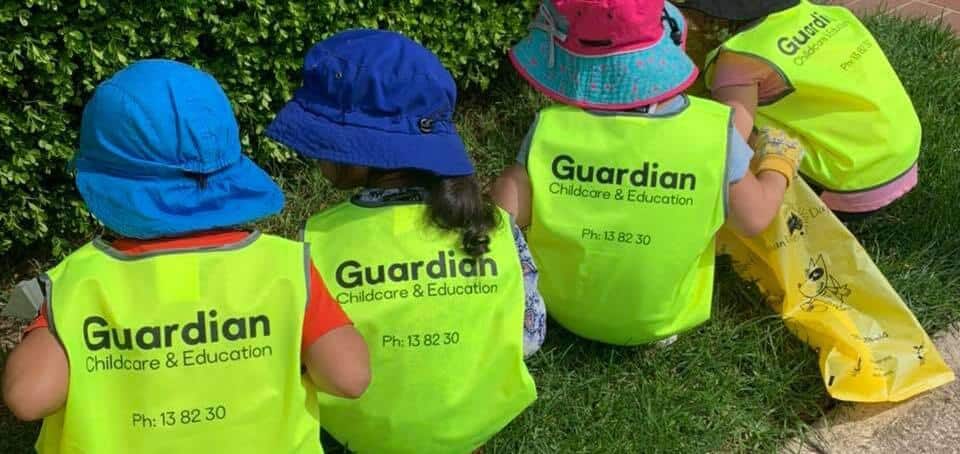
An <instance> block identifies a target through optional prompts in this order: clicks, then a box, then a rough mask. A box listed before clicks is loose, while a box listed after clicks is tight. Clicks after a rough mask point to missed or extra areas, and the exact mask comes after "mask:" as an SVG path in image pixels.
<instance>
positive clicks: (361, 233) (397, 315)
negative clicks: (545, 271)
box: [267, 30, 546, 453]
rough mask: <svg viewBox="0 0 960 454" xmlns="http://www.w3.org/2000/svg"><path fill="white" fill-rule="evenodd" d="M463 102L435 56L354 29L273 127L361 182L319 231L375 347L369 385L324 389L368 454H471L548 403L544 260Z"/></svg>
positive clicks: (331, 171) (320, 259) (314, 230)
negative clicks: (540, 376) (475, 158)
mask: <svg viewBox="0 0 960 454" xmlns="http://www.w3.org/2000/svg"><path fill="white" fill-rule="evenodd" d="M456 99H457V91H456V85H455V83H454V80H453V78H452V77H451V76H450V74H449V73H448V72H447V70H446V69H445V68H444V67H443V65H442V64H441V63H440V60H439V59H438V58H437V57H436V56H435V55H433V54H432V53H431V52H430V51H429V50H427V49H425V48H423V47H422V46H420V45H419V44H417V43H415V42H413V41H411V40H410V39H408V38H406V37H404V36H402V35H400V34H397V33H394V32H389V31H378V30H349V31H344V32H341V33H339V34H336V35H334V36H332V37H330V38H329V39H327V40H325V41H322V42H320V43H318V44H316V45H315V46H314V47H313V48H312V49H310V51H309V53H308V54H307V56H306V59H305V62H304V67H303V86H302V87H301V88H300V89H299V90H297V91H296V94H295V95H294V97H293V99H292V100H291V101H290V102H289V103H287V105H286V106H284V107H283V109H282V110H281V111H280V112H279V113H278V114H277V117H276V119H275V120H274V121H273V123H271V124H270V126H269V127H268V128H267V135H268V136H269V137H271V138H273V139H274V140H277V141H278V142H280V143H283V144H285V145H287V146H289V147H291V148H293V149H294V150H295V151H296V152H297V153H299V154H300V155H303V156H306V157H309V158H313V159H316V160H319V164H320V166H321V169H322V171H323V174H324V176H325V177H326V178H327V179H328V180H330V182H331V183H332V184H333V185H334V186H336V187H338V188H342V189H360V190H359V192H357V193H356V194H355V195H354V196H353V197H352V198H351V199H350V200H349V201H347V202H344V203H341V204H339V205H336V206H334V207H331V208H327V209H325V210H324V211H322V212H320V213H318V214H316V215H314V216H313V217H311V218H310V219H309V220H308V221H307V223H306V226H305V228H304V232H303V235H304V239H305V240H306V241H307V242H309V243H310V244H311V245H313V247H314V251H316V252H317V253H316V254H315V256H314V260H315V261H316V262H317V264H318V266H319V267H320V271H321V273H322V274H324V275H325V276H327V277H328V278H331V279H332V282H331V288H332V291H333V293H334V294H335V295H337V300H338V301H339V302H340V304H342V305H343V307H344V310H345V311H346V312H347V314H348V315H349V316H350V317H351V319H353V320H354V322H355V323H356V326H357V328H358V329H359V330H360V332H361V333H363V334H364V336H366V337H367V338H368V339H369V340H371V341H372V344H371V358H372V362H371V364H372V368H373V369H374V370H375V374H374V379H373V382H372V384H371V386H370V389H369V390H368V391H367V393H366V394H365V395H364V396H363V397H362V398H361V399H359V400H356V401H346V400H343V399H336V398H326V397H321V399H320V420H321V424H322V426H323V427H324V429H325V430H326V431H328V432H329V433H330V434H331V435H333V437H334V438H335V439H337V440H338V441H339V442H341V443H343V444H344V445H346V446H347V447H348V448H349V449H350V450H353V451H356V452H376V453H413V452H449V453H466V452H470V451H471V450H473V449H476V448H477V447H479V446H481V445H482V444H483V443H484V442H486V440H488V439H489V438H490V437H492V436H493V435H494V434H496V433H497V432H498V431H499V430H500V429H502V428H503V427H504V426H506V425H507V424H508V423H509V422H510V421H511V420H512V419H514V418H515V417H516V416H517V415H518V414H520V413H521V412H522V411H523V410H524V409H525V408H526V407H527V406H528V405H530V403H531V402H532V401H533V400H534V399H535V397H536V389H535V387H534V384H533V380H532V378H531V377H530V374H529V373H528V371H527V368H526V366H525V365H524V362H523V358H524V354H528V355H529V354H531V353H533V352H534V351H535V350H536V349H537V348H538V347H539V346H540V343H541V342H542V341H543V335H544V330H545V316H546V314H545V309H544V308H543V302H542V300H541V299H540V296H539V293H538V292H537V290H536V279H537V272H536V267H535V265H534V264H533V261H532V259H531V258H530V256H529V253H528V252H527V249H526V245H525V243H524V241H523V237H522V235H521V234H520V233H519V231H517V230H515V229H514V226H513V225H512V223H510V222H509V221H508V218H507V216H506V215H505V214H504V213H502V212H501V211H500V210H499V209H498V208H496V206H495V205H494V204H493V203H492V201H490V200H489V199H488V198H487V197H485V196H484V195H483V192H482V190H481V188H480V185H479V184H478V182H477V179H476V177H475V176H474V169H473V165H472V164H471V163H470V159H469V157H468V155H467V152H466V149H465V147H464V144H463V141H462V140H461V139H460V136H459V135H458V134H457V131H456V128H455V126H454V123H453V115H454V109H455V106H456Z"/></svg>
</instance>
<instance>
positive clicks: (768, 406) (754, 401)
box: [0, 16, 960, 453]
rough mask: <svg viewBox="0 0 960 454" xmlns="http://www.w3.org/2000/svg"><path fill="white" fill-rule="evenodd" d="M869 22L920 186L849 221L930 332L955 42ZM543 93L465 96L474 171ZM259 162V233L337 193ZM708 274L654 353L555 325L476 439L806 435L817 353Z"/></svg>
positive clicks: (949, 233)
mask: <svg viewBox="0 0 960 454" xmlns="http://www.w3.org/2000/svg"><path fill="white" fill-rule="evenodd" d="M868 25H869V26H870V27H871V29H872V30H873V31H874V33H875V34H876V36H877V38H878V39H879V40H880V43H881V45H882V46H883V48H884V50H885V51H886V52H887V55H888V56H889V57H890V60H891V61H892V62H893V64H894V66H895V67H896V68H897V70H898V71H899V73H900V74H901V78H902V79H903V81H904V83H905V85H906V86H907V89H908V91H909V92H910V93H911V95H912V97H913V100H914V104H915V106H916V108H917V110H918V112H919V114H920V117H921V122H922V123H923V125H924V143H923V151H922V156H921V164H920V165H921V184H920V187H919V188H918V189H916V190H915V191H914V192H913V193H912V194H910V195H909V196H907V197H906V199H905V200H903V201H902V202H901V203H900V204H898V205H897V206H896V207H894V208H893V209H891V210H889V211H888V212H886V213H884V214H883V215H881V216H879V217H877V218H874V219H871V220H869V221H867V222H865V223H861V224H857V225H854V226H853V230H854V233H856V234H857V236H858V237H859V238H860V239H861V241H862V242H863V244H864V245H865V246H866V247H867V249H868V250H869V252H870V253H871V254H872V256H873V257H875V259H876V261H877V263H878V264H879V266H880V268H881V269H882V270H883V271H884V273H886V275H887V277H888V278H889V279H890V281H891V283H892V284H893V285H894V287H895V288H897V289H898V290H899V291H900V292H901V294H902V295H903V297H904V299H905V300H906V301H907V302H908V304H909V305H910V306H911V307H912V308H913V309H914V311H915V313H916V315H917V317H918V318H919V319H920V321H921V322H922V323H923V325H924V327H925V328H927V329H928V330H929V331H931V332H932V331H936V330H938V329H940V328H942V327H944V326H945V325H946V324H948V323H952V322H954V321H957V320H960V258H958V257H960V236H958V235H957V233H956V232H958V231H960V201H958V198H960V178H958V175H960V159H958V158H960V123H958V120H957V119H958V118H960V75H957V73H956V70H955V68H957V67H958V66H960V48H958V41H957V39H956V38H954V37H953V36H952V35H951V34H950V33H949V32H947V31H945V30H943V29H936V28H934V27H931V26H929V25H927V24H924V23H921V22H914V21H907V20H903V19H895V18H890V17H883V16H881V17H875V18H872V19H870V20H869V21H868ZM543 103H544V101H543V99H542V98H540V97H539V96H537V95H535V94H533V93H532V92H531V91H530V90H529V89H527V88H526V87H524V86H523V84H522V83H521V82H519V81H518V80H517V79H516V78H515V77H514V76H513V75H512V74H509V73H508V72H506V71H505V73H504V76H503V77H502V78H501V80H499V81H498V82H497V83H496V84H495V86H494V88H493V89H492V91H491V92H490V93H487V94H485V95H484V96H483V97H475V98H471V99H466V100H464V102H463V107H462V108H461V114H460V119H459V120H460V131H461V133H462V134H463V136H464V139H465V141H466V142H467V144H468V146H469V148H470V149H471V151H472V152H473V153H474V158H475V160H476V163H477V166H478V170H479V173H480V175H481V176H482V177H483V178H484V179H485V180H489V178H491V177H492V176H494V175H496V174H497V173H498V172H499V170H500V169H502V168H503V167H504V166H505V165H506V164H508V163H509V162H511V161H512V159H513V157H514V155H515V151H516V150H517V148H518V146H519V143H520V141H521V139H522V137H523V135H524V134H525V132H526V129H527V127H528V126H529V124H530V122H531V121H532V119H533V113H534V112H535V111H536V110H537V108H538V107H540V106H542V105H543ZM271 170H273V172H274V174H280V175H283V176H282V177H280V182H281V184H283V186H284V187H285V188H286V189H287V191H288V209H287V211H286V212H285V213H284V214H283V215H282V216H278V217H275V218H273V219H270V220H268V221H267V222H265V223H264V224H263V225H262V226H261V227H262V228H263V229H264V230H267V231H270V232H274V233H278V234H283V235H288V236H295V235H296V233H297V231H298V229H299V226H300V223H301V222H302V221H303V220H304V219H306V218H307V216H308V215H310V214H312V213H314V212H316V211H318V210H320V209H321V208H323V207H324V206H326V205H328V204H329V203H331V202H332V201H335V200H338V199H340V198H341V197H342V194H338V193H336V192H335V191H333V190H331V189H329V188H328V187H327V186H326V185H324V184H323V182H322V178H321V177H320V175H319V172H318V171H317V170H316V168H314V167H312V166H310V165H307V164H306V163H303V162H292V163H289V164H287V165H284V166H282V167H278V168H275V169H271ZM717 280H718V284H717V286H718V291H717V293H716V300H715V315H714V317H713V319H712V320H711V321H710V322H708V323H707V324H705V325H704V326H702V327H701V328H699V329H697V330H696V331H695V332H692V333H690V334H688V335H686V336H683V337H681V338H680V340H679V341H678V342H677V343H676V344H674V345H673V346H670V347H668V348H665V349H645V348H632V349H631V348H615V347H610V346H604V345H600V344H595V343H591V342H588V341H584V340H582V339H578V338H576V337H574V336H572V335H570V334H569V333H567V332H565V331H563V330H562V329H561V328H559V327H557V326H556V325H551V326H550V328H549V329H550V331H549V332H550V334H549V336H548V340H547V343H546V345H545V346H544V348H543V350H542V351H541V353H539V354H538V355H536V356H535V357H534V358H533V359H532V360H531V361H530V362H529V365H530V369H531V371H532V373H533V374H534V376H535V378H536V380H537V387H538V389H539V393H540V399H539V400H538V401H537V402H536V403H535V404H534V405H533V406H532V407H531V408H530V409H528V411H526V412H525V413H524V414H522V415H521V416H520V417H519V418H518V419H517V420H516V421H514V422H513V423H512V424H511V425H510V426H508V427H507V428H506V429H505V430H504V431H503V432H502V433H501V434H500V435H498V436H497V437H496V438H495V439H493V440H492V441H491V442H490V443H489V444H488V445H487V448H486V451H487V452H488V453H519V452H524V453H528V452H530V453H540V452H543V453H553V452H563V453H568V452H569V453H594V452H602V453H618V452H623V453H635V452H745V451H774V450H777V449H778V448H779V447H780V446H782V444H783V443H784V441H785V440H787V439H789V438H791V437H793V436H796V435H798V434H802V433H803V432H804V431H806V430H807V429H808V424H809V423H810V422H812V421H814V420H816V419H817V418H818V417H819V416H821V415H822V414H823V413H824V412H826V411H828V410H829V409H830V408H832V406H833V405H834V404H835V403H834V402H833V401H831V399H830V398H829V397H828V396H827V394H826V391H825V390H824V388H823V386H822V384H821V382H820V376H819V372H818V370H817V366H816V362H815V358H814V355H813V353H812V352H811V351H809V349H808V348H807V347H806V346H804V345H803V344H802V343H800V342H799V341H798V340H796V339H795V338H794V337H792V336H791V335H790V334H789V333H788V332H787V331H786V330H785V328H784V325H783V323H782V322H781V321H780V320H779V318H777V317H776V316H775V315H774V314H773V313H772V312H771V311H770V310H769V309H767V308H766V307H764V306H763V305H762V304H760V303H759V301H760V298H759V296H758V295H757V294H756V293H755V291H754V290H753V289H752V288H751V287H750V286H749V285H747V284H746V283H744V282H742V281H740V280H739V279H738V278H737V277H736V276H735V275H734V274H733V272H732V271H731V269H730V267H729V264H728V263H727V262H726V261H725V260H721V261H720V266H719V273H718V279H717ZM36 430H37V426H36V425H35V424H21V423H17V422H15V421H14V420H13V419H12V418H11V417H10V416H9V415H8V414H7V413H6V412H5V409H3V408H0V452H4V453H16V452H26V451H28V450H29V449H30V446H31V445H32V443H33V440H35V437H36ZM330 451H333V452H337V450H336V449H331V450H330Z"/></svg>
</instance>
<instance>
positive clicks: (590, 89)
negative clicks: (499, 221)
mask: <svg viewBox="0 0 960 454" xmlns="http://www.w3.org/2000/svg"><path fill="white" fill-rule="evenodd" d="M529 28H530V33H529V34H528V35H527V36H526V37H525V38H523V39H522V40H521V41H520V42H519V43H517V44H516V45H515V46H514V47H513V48H512V49H511V51H510V60H511V62H512V63H513V65H514V67H515V68H516V69H517V71H518V72H519V74H520V75H521V76H522V77H523V78H524V79H526V80H527V81H528V82H529V83H530V85H531V86H532V87H534V88H535V89H536V90H538V91H540V92H541V93H543V94H545V95H546V96H548V97H550V98H551V99H553V100H555V101H557V102H558V103H559V104H557V105H554V106H551V107H548V108H546V109H544V110H542V111H540V112H539V114H538V116H537V119H536V120H535V122H534V125H533V126H532V127H531V128H530V131H529V132H528V134H527V137H526V139H525V140H524V144H523V146H522V149H521V152H520V155H519V156H518V159H517V164H515V165H514V166H511V167H510V168H508V169H507V170H506V171H505V172H504V173H503V174H502V175H501V177H500V178H499V179H498V181H497V182H496V184H495V185H494V189H493V195H494V198H495V199H496V200H497V202H498V203H499V204H500V206H502V207H503V208H504V209H506V211H508V212H510V213H511V214H512V215H513V216H515V218H516V219H517V221H518V223H519V224H520V225H521V226H522V227H524V228H527V231H526V234H527V238H528V240H529V241H530V248H531V250H532V252H533V255H534V257H535V258H536V259H537V262H538V263H539V264H540V266H541V268H542V269H543V270H544V273H543V276H542V280H541V282H540V284H541V285H540V288H541V291H542V292H543V294H544V298H545V301H546V303H547V309H548V311H549V312H550V313H551V315H552V316H553V318H554V319H556V320H557V321H558V322H559V323H560V324H562V325H564V326H565V327H566V328H568V329H569V330H571V331H572V332H574V333H576V334H578V335H580V336H583V337H586V338H589V339H593V340H596V341H600V342H605V343H610V344H616V345H638V344H646V343H653V342H660V343H661V344H668V343H670V342H672V341H673V340H674V339H676V334H678V333H680V332H683V331H686V330H689V329H692V328H693V327H695V326H697V325H699V324H700V323H702V322H704V321H705V320H707V319H708V318H709V315H710V307H711V295H712V288H713V269H714V263H713V260H714V250H713V246H714V241H715V234H716V232H717V231H718V229H719V228H720V227H721V226H722V225H723V224H724V222H729V223H730V224H731V225H732V226H733V227H734V228H736V229H738V230H739V231H741V232H743V233H744V234H746V235H755V234H758V233H760V232H761V231H762V230H764V228H765V227H766V226H767V224H769V222H770V221H771V220H772V219H773V218H774V216H775V215H776V213H777V211H778V210H779V206H780V204H781V202H782V198H783V194H784V191H785V188H786V186H787V185H788V184H789V182H790V181H791V180H792V179H793V177H794V174H795V172H796V167H797V165H798V161H799V150H798V148H797V147H794V146H792V144H789V143H777V144H776V145H778V146H774V147H768V146H766V145H765V142H764V144H760V145H759V146H758V154H760V155H761V156H758V158H757V160H756V161H757V162H759V163H760V165H759V166H758V168H757V171H758V173H757V174H756V175H755V174H754V173H752V172H750V171H749V170H750V169H749V167H750V161H751V158H753V155H754V152H753V151H752V150H751V148H750V146H749V145H748V144H747V143H746V141H745V139H744V138H742V137H740V136H739V134H737V131H736V129H735V128H734V125H733V123H732V116H731V111H730V109H729V108H726V107H725V106H722V105H720V104H718V103H715V102H712V101H709V100H704V99H699V98H696V97H693V96H688V95H685V94H684V91H685V90H686V89H687V88H688V87H690V86H691V85H692V84H693V82H694V80H695V79H696V76H697V73H698V70H697V67H696V66H695V65H694V64H693V62H692V61H690V59H689V57H688V56H687V55H686V54H685V51H684V48H685V44H686V36H687V23H686V20H685V19H684V17H683V15H682V14H681V13H680V11H679V10H678V9H677V8H676V7H675V6H673V5H672V4H670V3H669V2H665V1H663V0H644V1H633V0H622V1H621V0H610V1H604V2H599V1H591V0H544V2H543V3H542V4H541V6H540V9H539V11H538V13H537V15H536V17H535V19H534V20H533V22H532V23H531V24H530V27H529ZM772 163H776V164H777V165H776V166H772V165H771V164H772ZM783 169H786V170H783ZM586 307H589V309H585V308H586Z"/></svg>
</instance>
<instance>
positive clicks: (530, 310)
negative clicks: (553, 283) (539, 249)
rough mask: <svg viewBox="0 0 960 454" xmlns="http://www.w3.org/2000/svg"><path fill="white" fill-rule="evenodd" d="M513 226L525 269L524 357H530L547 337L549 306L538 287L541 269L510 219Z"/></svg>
mask: <svg viewBox="0 0 960 454" xmlns="http://www.w3.org/2000/svg"><path fill="white" fill-rule="evenodd" d="M510 223H511V225H512V226H513V240H514V242H515V243H516V246H517V254H518V255H519V256H520V267H521V268H522V270H523V290H524V310H523V357H524V358H529V357H530V356H531V355H533V354H534V353H536V352H537V351H538V350H540V346H542V345H543V340H544V338H546V337H547V307H546V305H545V304H544V303H543V296H541V295H540V290H539V289H538V288H537V281H538V280H539V275H540V273H539V271H538V270H537V264H536V263H534V261H533V255H531V254H530V248H529V247H528V246H527V240H526V239H524V237H523V231H522V230H520V227H519V226H517V223H516V222H515V221H514V220H513V219H510Z"/></svg>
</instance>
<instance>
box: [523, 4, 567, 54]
mask: <svg viewBox="0 0 960 454" xmlns="http://www.w3.org/2000/svg"><path fill="white" fill-rule="evenodd" d="M529 28H530V29H531V30H533V29H537V30H542V31H544V32H547V34H548V35H550V56H549V57H548V59H547V65H548V67H550V68H553V66H554V64H555V62H556V53H557V41H556V40H558V39H559V40H560V42H564V41H566V40H567V34H566V33H564V32H562V31H560V28H559V27H557V19H556V17H554V16H553V11H551V10H550V8H549V7H548V6H547V2H543V3H541V4H540V14H538V15H537V20H534V21H533V22H532V23H531V24H530V27H529Z"/></svg>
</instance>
